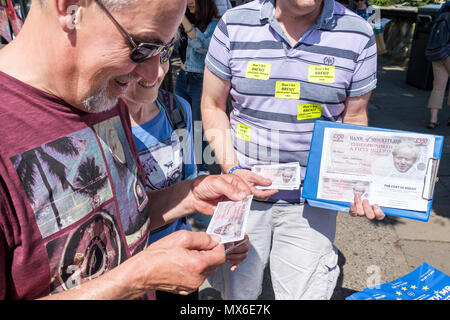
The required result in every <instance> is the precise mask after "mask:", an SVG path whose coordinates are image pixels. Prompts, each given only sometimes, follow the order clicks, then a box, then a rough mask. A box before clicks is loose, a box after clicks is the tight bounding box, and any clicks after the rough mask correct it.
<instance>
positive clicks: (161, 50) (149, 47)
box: [96, 0, 175, 64]
mask: <svg viewBox="0 0 450 320" xmlns="http://www.w3.org/2000/svg"><path fill="white" fill-rule="evenodd" d="M96 2H97V3H98V4H99V6H100V7H101V8H102V9H103V10H104V11H105V12H106V14H107V15H108V16H109V17H110V18H111V19H112V20H113V21H114V23H115V24H116V26H117V27H118V28H119V29H120V31H121V32H122V34H123V35H124V36H125V38H127V40H128V42H129V43H130V45H131V47H132V49H131V53H130V59H131V61H133V62H134V63H142V62H145V61H147V60H148V59H150V58H151V57H154V56H156V55H158V54H159V55H160V56H159V60H160V62H161V64H163V63H166V62H167V61H168V60H169V59H170V56H171V55H172V52H173V48H174V46H175V38H173V39H172V40H171V41H170V42H169V43H167V44H164V45H159V44H156V43H146V42H142V43H138V42H137V41H134V40H133V38H132V37H131V36H130V34H129V33H128V32H126V31H125V29H124V28H123V27H122V26H121V25H120V24H119V22H117V20H116V19H114V17H113V15H112V14H111V12H109V10H108V9H106V7H105V5H104V4H103V3H102V1H101V0H96Z"/></svg>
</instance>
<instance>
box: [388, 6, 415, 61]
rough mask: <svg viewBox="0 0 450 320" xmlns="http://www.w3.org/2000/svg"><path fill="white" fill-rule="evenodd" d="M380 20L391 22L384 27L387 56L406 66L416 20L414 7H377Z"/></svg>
mask: <svg viewBox="0 0 450 320" xmlns="http://www.w3.org/2000/svg"><path fill="white" fill-rule="evenodd" d="M379 9H380V12H381V17H382V18H388V19H390V20H391V21H390V22H389V23H388V24H386V25H385V28H384V35H383V36H384V41H385V43H386V49H387V54H388V55H389V56H390V57H391V58H392V59H393V60H395V61H396V62H398V63H400V64H401V65H403V66H407V65H408V62H409V57H410V52H411V44H412V41H413V36H414V29H415V25H416V20H417V11H418V10H417V8H416V7H403V6H390V7H379Z"/></svg>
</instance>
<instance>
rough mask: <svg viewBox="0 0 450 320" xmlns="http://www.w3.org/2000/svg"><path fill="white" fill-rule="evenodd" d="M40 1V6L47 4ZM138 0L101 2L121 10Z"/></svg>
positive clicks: (103, 0) (105, 0) (107, 0)
mask: <svg viewBox="0 0 450 320" xmlns="http://www.w3.org/2000/svg"><path fill="white" fill-rule="evenodd" d="M39 1H40V2H41V7H42V8H45V6H46V5H47V0H39ZM137 1H138V0H102V3H103V4H104V5H105V7H107V8H108V9H111V10H121V9H123V8H125V7H126V6H128V5H130V4H132V3H134V2H137Z"/></svg>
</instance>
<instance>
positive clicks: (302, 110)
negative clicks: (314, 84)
mask: <svg viewBox="0 0 450 320" xmlns="http://www.w3.org/2000/svg"><path fill="white" fill-rule="evenodd" d="M321 116H322V106H321V105H320V104H313V103H307V104H299V105H298V106H297V120H307V119H317V118H320V117H321Z"/></svg>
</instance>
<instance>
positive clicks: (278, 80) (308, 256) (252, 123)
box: [202, 0, 384, 299]
mask: <svg viewBox="0 0 450 320" xmlns="http://www.w3.org/2000/svg"><path fill="white" fill-rule="evenodd" d="M376 51H377V50H376V44H375V38H374V35H373V32H372V28H371V27H370V26H369V24H368V23H367V22H366V21H364V20H363V19H361V18H360V17H358V16H357V15H356V14H354V13H352V12H351V11H349V10H347V9H345V8H344V7H343V6H342V5H340V4H339V3H337V2H335V1H333V0H276V1H275V0H256V1H253V2H250V3H247V4H245V5H242V6H238V7H235V8H233V9H230V10H229V11H228V12H227V13H226V14H225V15H224V16H223V17H222V19H221V20H220V22H219V23H218V26H217V28H216V30H215V33H214V36H213V39H212V41H211V43H210V46H209V52H208V55H207V58H206V68H205V81H204V84H205V85H204V88H203V98H202V116H203V124H204V127H205V134H206V136H207V138H208V140H209V142H210V145H211V146H212V148H213V149H214V152H215V156H216V158H217V159H218V161H220V164H221V167H222V170H223V171H224V172H226V173H230V172H232V173H233V174H236V175H239V176H240V177H242V178H243V179H244V180H245V181H246V182H247V183H248V184H249V185H250V186H251V187H252V188H253V192H254V197H255V198H256V199H257V201H253V204H252V211H251V213H250V217H249V220H248V224H247V233H248V235H249V238H250V242H251V249H250V251H249V255H248V258H247V259H246V260H245V261H244V262H243V263H242V264H241V265H240V266H239V268H238V269H237V270H236V271H234V272H233V273H229V271H228V270H226V268H221V269H219V270H218V271H217V272H216V273H215V274H214V276H213V277H211V279H210V282H211V284H212V285H213V286H214V287H215V288H216V289H218V290H220V291H221V292H222V295H223V298H224V299H256V298H257V297H258V296H259V295H260V293H261V284H262V279H263V273H264V267H265V265H266V264H267V262H268V260H269V257H270V268H271V278H272V283H273V289H274V293H275V298H276V299H329V298H330V297H331V295H332V293H333V290H334V287H335V284H336V280H337V277H338V275H339V267H338V266H337V254H336V248H334V246H333V241H334V236H335V231H336V212H334V211H330V210H324V209H319V208H313V207H310V206H309V205H308V204H307V203H305V202H304V199H302V198H301V188H300V190H294V191H280V192H278V193H276V194H274V191H273V190H270V191H268V190H265V191H262V190H259V189H256V188H254V186H255V185H258V184H259V185H267V184H268V182H267V181H266V180H265V179H263V178H262V177H260V176H257V175H256V174H254V173H252V172H251V171H250V170H249V169H251V167H252V166H253V165H256V164H270V163H272V164H273V163H287V162H299V164H300V166H301V178H302V180H303V179H304V175H305V170H306V165H307V160H308V154H309V149H310V143H311V136H312V130H313V126H314V121H315V120H317V119H322V120H329V121H339V122H345V123H352V124H360V125H367V124H368V116H367V103H368V101H369V98H370V94H371V91H372V90H373V89H374V88H375V87H376V81H377V79H376V67H377V65H376V64H377V55H376ZM229 93H230V94H231V96H232V103H233V110H232V112H231V115H230V119H228V117H227V114H226V111H225V110H226V99H227V96H228V94H229ZM350 213H351V214H352V215H353V216H367V217H368V218H369V219H374V218H377V219H383V218H384V213H383V212H382V211H381V209H380V208H379V206H378V205H373V206H371V205H370V204H369V203H368V202H367V200H364V202H363V201H361V199H360V198H359V197H356V198H355V203H353V204H352V205H351V208H350ZM224 279H226V281H224Z"/></svg>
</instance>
